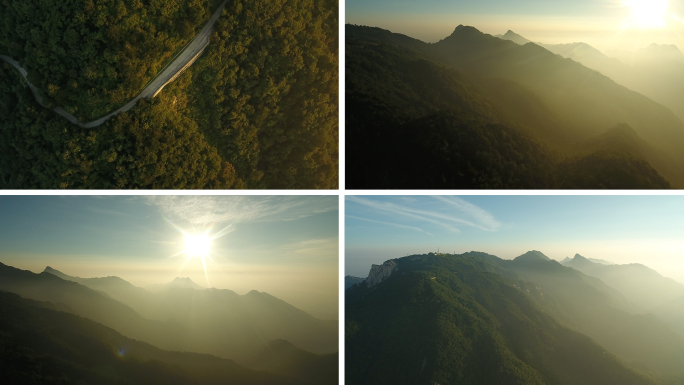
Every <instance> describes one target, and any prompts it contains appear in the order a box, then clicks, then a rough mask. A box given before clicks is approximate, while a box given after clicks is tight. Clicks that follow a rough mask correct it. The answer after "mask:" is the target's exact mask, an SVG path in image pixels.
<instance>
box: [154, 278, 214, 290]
mask: <svg viewBox="0 0 684 385" xmlns="http://www.w3.org/2000/svg"><path fill="white" fill-rule="evenodd" d="M172 287H180V288H184V289H194V290H204V289H206V288H205V287H204V286H201V285H198V284H196V283H195V282H194V281H193V280H192V279H190V278H188V277H176V278H174V279H173V281H171V282H169V283H164V284H156V285H150V286H148V287H147V288H146V289H147V290H149V291H151V292H153V293H157V292H160V291H162V290H168V289H170V288H172Z"/></svg>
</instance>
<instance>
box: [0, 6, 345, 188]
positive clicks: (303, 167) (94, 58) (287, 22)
mask: <svg viewBox="0 0 684 385" xmlns="http://www.w3.org/2000/svg"><path fill="white" fill-rule="evenodd" d="M220 2H221V1H218V0H210V1H208V0H196V1H191V2H177V3H173V4H171V3H160V2H157V1H150V0H117V1H106V2H97V4H95V3H94V2H93V1H86V2H79V1H67V2H66V3H65V2H56V1H47V2H41V3H40V5H39V8H40V9H39V11H37V10H36V9H35V7H33V6H31V5H29V4H28V3H25V2H20V1H11V0H8V1H5V2H3V3H2V4H0V19H2V20H3V23H0V30H1V32H0V54H6V55H7V56H10V57H13V58H14V59H15V60H17V61H18V62H19V63H20V64H21V65H22V66H23V67H24V68H25V69H26V70H27V71H28V76H29V80H30V81H31V82H32V83H33V84H35V85H36V86H37V87H38V88H39V90H40V92H41V94H42V95H43V96H44V97H45V98H46V100H47V101H48V102H49V103H52V104H53V105H58V106H61V107H64V108H65V109H66V110H67V111H69V112H72V113H74V114H75V115H76V116H77V117H79V118H84V119H89V118H93V117H95V118H96V117H100V116H102V115H103V114H104V113H106V112H109V111H112V110H114V109H116V107H119V106H120V105H121V104H123V103H125V102H126V101H128V100H129V99H131V98H132V97H134V96H135V95H137V94H138V93H139V92H140V91H141V89H142V87H143V86H144V85H145V84H146V83H147V82H148V81H150V80H151V79H152V77H153V76H154V75H155V74H156V73H157V71H158V70H159V69H160V68H161V67H162V66H163V65H164V64H166V63H167V62H168V61H169V59H170V57H171V56H172V54H174V52H178V49H179V48H180V47H182V46H183V45H184V44H185V42H187V41H188V39H189V38H190V37H192V36H193V34H194V33H195V31H196V30H198V29H199V28H200V27H201V25H202V23H203V22H204V21H205V20H206V19H207V18H208V16H209V14H210V13H211V12H212V11H213V9H215V8H216V6H217V5H218V4H219V3H220ZM337 7H338V5H337V2H336V1H331V0H278V1H269V2H247V1H241V0H234V1H229V2H228V3H227V5H226V7H225V9H224V10H223V14H222V16H221V17H220V18H219V19H218V22H217V24H216V25H215V27H214V32H213V35H212V37H211V43H210V44H209V46H208V47H207V48H206V50H205V52H204V54H203V55H202V56H200V58H199V59H198V60H197V61H196V62H195V63H194V64H193V66H192V67H189V68H188V69H187V70H186V71H185V72H184V73H183V75H182V76H180V77H179V78H178V79H177V80H176V81H175V82H173V83H171V84H170V85H168V86H166V87H165V88H164V91H163V92H162V93H160V94H159V95H158V96H156V97H155V98H154V99H152V100H151V101H149V102H145V101H140V102H139V103H138V105H136V107H134V108H133V109H131V110H130V111H128V112H124V113H121V114H119V115H117V116H115V117H113V118H111V119H110V120H108V121H106V122H105V123H103V124H102V125H100V126H98V127H95V128H92V129H83V128H79V127H77V126H75V125H72V124H71V123H69V122H67V121H66V120H65V119H64V118H63V117H61V116H59V115H57V114H56V113H54V111H52V110H49V109H47V108H44V107H42V106H40V105H39V104H38V103H37V102H36V101H35V100H34V98H33V96H32V95H31V93H30V92H29V90H28V88H27V87H26V85H25V82H24V81H23V79H22V77H21V75H20V74H19V73H18V72H17V71H16V69H15V68H13V67H12V66H11V65H9V64H8V63H5V62H4V61H3V62H1V63H0V72H1V73H0V113H2V116H0V143H1V144H0V146H1V147H0V187H4V188H99V189H105V188H146V189H149V188H155V189H156V188H245V187H246V188H335V187H336V186H337V180H338V171H337V167H338V166H337V163H338V150H337V142H338V132H337V130H338V124H337V120H338V118H337V114H338V107H337V100H338V97H337V94H338V85H337V82H338V80H337V79H338V67H337V62H338V53H337V51H338V48H337V46H338V43H337V42H338V37H337V34H338V32H337V29H338V28H337V15H338V12H337V9H338V8H337Z"/></svg>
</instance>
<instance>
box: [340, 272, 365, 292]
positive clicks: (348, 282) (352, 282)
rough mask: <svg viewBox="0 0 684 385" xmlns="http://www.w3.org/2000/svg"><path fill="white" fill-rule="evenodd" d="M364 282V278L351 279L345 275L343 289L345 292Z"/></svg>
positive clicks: (351, 277)
mask: <svg viewBox="0 0 684 385" xmlns="http://www.w3.org/2000/svg"><path fill="white" fill-rule="evenodd" d="M364 280H365V278H361V277H353V276H351V275H345V276H344V289H345V290H347V289H349V288H350V287H352V286H354V285H356V284H357V283H361V282H363V281H364Z"/></svg>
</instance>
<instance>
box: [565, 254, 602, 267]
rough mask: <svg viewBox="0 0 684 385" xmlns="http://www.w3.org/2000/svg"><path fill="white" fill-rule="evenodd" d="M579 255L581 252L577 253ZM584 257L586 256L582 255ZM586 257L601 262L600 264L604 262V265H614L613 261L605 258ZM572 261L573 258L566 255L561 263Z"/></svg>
mask: <svg viewBox="0 0 684 385" xmlns="http://www.w3.org/2000/svg"><path fill="white" fill-rule="evenodd" d="M578 255H579V254H575V256H578ZM582 258H584V257H582ZM586 259H588V260H589V261H591V262H595V263H600V264H602V265H614V263H613V262H611V261H606V260H605V259H598V258H586ZM570 261H572V258H570V257H565V258H564V259H563V260H562V261H561V264H562V265H565V264H566V263H568V262H570Z"/></svg>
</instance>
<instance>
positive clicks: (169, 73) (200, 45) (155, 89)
mask: <svg viewBox="0 0 684 385" xmlns="http://www.w3.org/2000/svg"><path fill="white" fill-rule="evenodd" d="M227 2H228V0H225V1H224V2H223V3H221V5H219V6H218V8H217V9H216V11H214V13H213V14H212V15H211V17H210V18H209V21H208V22H207V23H206V25H205V26H204V27H203V28H202V29H201V30H200V31H199V32H198V33H197V35H195V37H193V38H192V40H190V42H189V43H188V44H187V45H186V46H185V47H184V48H183V51H182V52H181V53H180V54H179V55H178V56H177V57H176V58H175V59H174V60H173V61H172V62H171V63H169V64H168V65H166V66H165V67H164V68H163V69H162V70H161V71H160V72H159V73H158V74H157V76H156V77H155V78H154V79H153V80H152V81H151V82H149V83H148V84H147V86H145V88H143V90H142V91H141V92H140V93H139V94H138V96H136V97H135V98H133V99H132V100H131V101H129V102H128V103H126V105H125V106H123V107H121V108H119V109H118V110H116V111H113V112H111V113H109V114H108V115H106V116H103V117H101V118H100V119H97V120H94V121H92V122H87V123H81V122H79V121H78V119H76V117H75V116H73V115H71V114H70V113H68V112H66V111H65V110H64V109H63V108H62V107H57V108H55V109H54V111H55V112H56V113H58V114H60V115H62V116H63V117H65V118H66V119H67V120H69V121H70V122H71V123H73V124H75V125H77V126H80V127H83V128H93V127H97V126H99V125H101V124H102V123H104V122H105V121H106V120H107V119H109V118H111V117H112V116H115V115H117V114H119V113H121V112H125V111H128V110H130V109H131V108H133V106H135V105H136V104H137V103H138V100H140V99H141V98H147V99H150V98H153V97H155V96H157V94H159V92H161V90H162V89H163V88H164V86H166V85H167V84H169V83H171V82H172V81H174V80H176V78H178V76H180V75H181V74H182V73H183V72H184V71H185V70H186V69H187V68H188V67H190V66H191V65H192V64H193V63H194V62H195V60H197V58H198V57H199V56H200V55H201V54H202V52H204V49H205V48H206V47H207V45H209V38H210V36H211V32H212V31H213V30H214V24H215V23H216V20H218V18H219V16H221V11H222V10H223V8H224V7H225V5H226V3H227ZM0 59H2V60H4V61H6V62H8V63H10V64H11V65H12V66H14V67H15V68H16V69H17V70H18V71H19V73H21V75H22V76H23V77H24V79H25V80H26V83H28V85H29V88H30V89H31V92H32V93H33V96H34V97H35V98H36V101H37V102H38V103H40V105H42V106H43V107H46V106H45V104H43V98H42V97H41V96H40V93H39V92H38V89H37V88H36V87H35V86H34V85H33V84H31V82H29V80H28V78H27V72H26V70H25V69H24V68H22V67H21V66H20V65H19V63H18V62H17V61H16V60H14V59H12V58H10V57H9V56H5V55H0Z"/></svg>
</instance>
